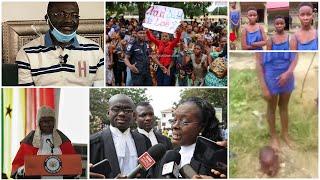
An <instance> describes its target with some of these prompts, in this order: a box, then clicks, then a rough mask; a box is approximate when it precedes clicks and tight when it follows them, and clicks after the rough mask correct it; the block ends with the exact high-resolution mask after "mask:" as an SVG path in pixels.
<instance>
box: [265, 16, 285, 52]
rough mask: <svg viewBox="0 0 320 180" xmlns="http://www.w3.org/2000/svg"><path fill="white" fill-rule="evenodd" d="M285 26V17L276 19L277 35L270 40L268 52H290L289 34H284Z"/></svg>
mask: <svg viewBox="0 0 320 180" xmlns="http://www.w3.org/2000/svg"><path fill="white" fill-rule="evenodd" d="M285 26H286V23H285V20H284V17H282V16H276V17H275V19H274V27H275V29H276V33H275V34H274V35H273V36H271V37H270V39H268V42H267V50H289V34H287V33H286V32H284V28H285Z"/></svg>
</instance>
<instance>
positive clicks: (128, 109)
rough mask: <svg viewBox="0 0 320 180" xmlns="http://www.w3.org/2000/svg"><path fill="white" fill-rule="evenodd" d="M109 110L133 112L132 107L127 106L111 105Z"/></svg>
mask: <svg viewBox="0 0 320 180" xmlns="http://www.w3.org/2000/svg"><path fill="white" fill-rule="evenodd" d="M110 110H111V111H112V112H114V113H120V112H121V111H122V112H124V113H125V114H130V113H133V109H131V108H127V107H112V108H110Z"/></svg>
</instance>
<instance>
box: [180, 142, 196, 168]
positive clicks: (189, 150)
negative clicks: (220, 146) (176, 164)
mask: <svg viewBox="0 0 320 180" xmlns="http://www.w3.org/2000/svg"><path fill="white" fill-rule="evenodd" d="M195 148H196V143H194V144H191V145H189V146H181V149H180V151H179V153H180V155H181V161H180V166H181V167H182V166H184V165H186V164H190V162H191V158H192V157H193V153H194V150H195Z"/></svg>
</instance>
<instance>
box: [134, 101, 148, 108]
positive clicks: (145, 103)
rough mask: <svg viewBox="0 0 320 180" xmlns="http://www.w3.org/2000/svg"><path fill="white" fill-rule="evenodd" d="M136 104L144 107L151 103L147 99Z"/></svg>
mask: <svg viewBox="0 0 320 180" xmlns="http://www.w3.org/2000/svg"><path fill="white" fill-rule="evenodd" d="M138 106H143V107H146V106H151V104H150V103H149V102H147V101H142V102H139V103H138V104H137V105H136V107H138Z"/></svg>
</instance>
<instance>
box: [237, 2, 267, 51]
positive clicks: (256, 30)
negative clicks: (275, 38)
mask: <svg viewBox="0 0 320 180" xmlns="http://www.w3.org/2000/svg"><path fill="white" fill-rule="evenodd" d="M247 18H248V20H249V23H248V24H247V25H245V26H244V28H243V29H242V36H241V46H242V49H243V50H262V49H263V46H265V45H266V41H267V36H266V34H265V32H264V28H263V27H262V26H261V25H259V24H258V23H257V19H258V13H257V9H256V8H254V7H250V8H248V11H247Z"/></svg>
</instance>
